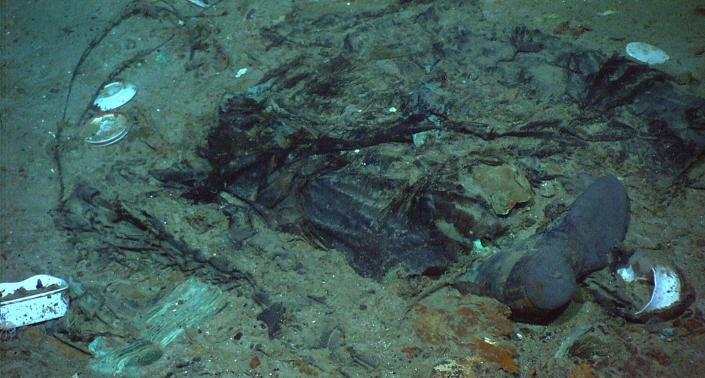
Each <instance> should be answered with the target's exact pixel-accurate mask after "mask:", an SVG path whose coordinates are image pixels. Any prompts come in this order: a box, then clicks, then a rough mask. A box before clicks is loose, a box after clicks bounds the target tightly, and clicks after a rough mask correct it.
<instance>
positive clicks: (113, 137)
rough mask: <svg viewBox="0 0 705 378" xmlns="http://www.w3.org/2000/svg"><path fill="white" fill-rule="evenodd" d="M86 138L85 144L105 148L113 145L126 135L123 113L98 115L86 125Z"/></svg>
mask: <svg viewBox="0 0 705 378" xmlns="http://www.w3.org/2000/svg"><path fill="white" fill-rule="evenodd" d="M86 129H87V131H86V132H87V133H88V135H90V136H88V137H86V142H88V143H90V144H93V145H99V146H107V145H110V144H113V143H115V142H117V141H119V140H121V139H122V138H124V137H125V136H126V135H127V131H128V121H127V116H126V115H125V114H123V113H118V112H113V113H106V114H102V115H99V116H97V117H95V118H93V119H92V120H90V121H89V122H88V124H87V125H86Z"/></svg>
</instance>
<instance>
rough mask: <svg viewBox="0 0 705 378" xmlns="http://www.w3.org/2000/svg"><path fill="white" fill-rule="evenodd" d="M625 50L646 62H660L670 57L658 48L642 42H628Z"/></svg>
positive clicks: (633, 56)
mask: <svg viewBox="0 0 705 378" xmlns="http://www.w3.org/2000/svg"><path fill="white" fill-rule="evenodd" d="M626 51H627V55H629V56H631V57H632V58H634V59H636V60H638V61H640V62H642V63H646V64H661V63H665V62H666V61H667V60H668V59H670V58H671V57H670V56H668V54H666V52H665V51H663V50H661V49H660V48H658V47H656V46H653V45H650V44H648V43H644V42H631V43H628V44H627V48H626Z"/></svg>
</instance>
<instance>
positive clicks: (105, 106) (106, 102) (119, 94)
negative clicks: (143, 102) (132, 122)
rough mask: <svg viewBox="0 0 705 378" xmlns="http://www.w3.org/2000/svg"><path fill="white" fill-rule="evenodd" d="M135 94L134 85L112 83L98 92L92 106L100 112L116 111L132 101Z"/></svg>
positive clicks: (119, 82) (118, 82)
mask: <svg viewBox="0 0 705 378" xmlns="http://www.w3.org/2000/svg"><path fill="white" fill-rule="evenodd" d="M136 94H137V88H136V87H135V86H134V84H130V83H126V82H124V81H114V82H112V83H109V84H107V85H105V86H104V87H103V89H101V90H100V93H98V97H96V99H95V101H93V104H94V105H95V106H97V107H98V108H100V110H102V111H109V110H114V109H117V108H119V107H121V106H123V105H125V104H127V103H128V102H130V100H132V98H133V97H135V95H136Z"/></svg>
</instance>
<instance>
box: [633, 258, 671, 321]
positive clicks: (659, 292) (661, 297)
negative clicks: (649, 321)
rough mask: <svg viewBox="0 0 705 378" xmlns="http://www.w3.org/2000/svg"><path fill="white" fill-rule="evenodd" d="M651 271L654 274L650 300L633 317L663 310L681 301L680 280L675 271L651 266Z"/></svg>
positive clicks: (659, 266) (661, 266)
mask: <svg viewBox="0 0 705 378" xmlns="http://www.w3.org/2000/svg"><path fill="white" fill-rule="evenodd" d="M651 271H652V272H653V274H654V291H653V292H652V293H651V299H650V300H649V303H647V304H646V305H645V306H644V307H643V308H642V309H641V310H639V311H637V312H635V313H634V315H639V314H641V313H649V312H655V311H659V310H664V309H667V308H669V307H671V306H672V305H674V304H676V303H678V302H679V301H680V300H681V280H680V277H679V276H678V273H677V272H676V271H674V270H673V269H671V268H668V267H666V266H663V265H656V266H652V267H651Z"/></svg>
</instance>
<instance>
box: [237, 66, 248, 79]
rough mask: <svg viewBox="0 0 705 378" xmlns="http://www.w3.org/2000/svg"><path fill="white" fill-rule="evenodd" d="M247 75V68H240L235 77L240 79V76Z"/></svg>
mask: <svg viewBox="0 0 705 378" xmlns="http://www.w3.org/2000/svg"><path fill="white" fill-rule="evenodd" d="M246 73H247V67H245V68H240V69H239V70H238V71H237V73H236V74H235V77H240V76H242V75H244V74H246Z"/></svg>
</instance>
